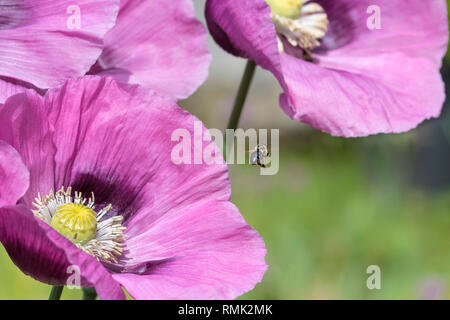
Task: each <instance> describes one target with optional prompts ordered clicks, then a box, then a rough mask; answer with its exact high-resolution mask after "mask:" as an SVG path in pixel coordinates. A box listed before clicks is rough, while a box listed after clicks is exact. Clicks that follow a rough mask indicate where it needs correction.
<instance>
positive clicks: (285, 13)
mask: <svg viewBox="0 0 450 320" xmlns="http://www.w3.org/2000/svg"><path fill="white" fill-rule="evenodd" d="M266 2H267V4H268V5H269V6H270V8H271V9H272V11H273V12H275V13H276V14H278V15H280V16H282V17H285V18H289V19H298V17H299V16H300V12H301V11H302V5H303V0H266Z"/></svg>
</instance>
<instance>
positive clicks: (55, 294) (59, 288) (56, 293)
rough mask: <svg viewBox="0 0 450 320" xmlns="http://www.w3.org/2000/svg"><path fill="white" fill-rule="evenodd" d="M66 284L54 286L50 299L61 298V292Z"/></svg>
mask: <svg viewBox="0 0 450 320" xmlns="http://www.w3.org/2000/svg"><path fill="white" fill-rule="evenodd" d="M63 289H64V286H53V287H52V291H51V292H50V297H48V300H59V299H61V294H62V292H63Z"/></svg>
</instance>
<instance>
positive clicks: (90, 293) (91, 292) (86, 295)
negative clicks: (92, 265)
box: [83, 287, 97, 300]
mask: <svg viewBox="0 0 450 320" xmlns="http://www.w3.org/2000/svg"><path fill="white" fill-rule="evenodd" d="M95 299H97V291H95V288H90V287H83V300H95Z"/></svg>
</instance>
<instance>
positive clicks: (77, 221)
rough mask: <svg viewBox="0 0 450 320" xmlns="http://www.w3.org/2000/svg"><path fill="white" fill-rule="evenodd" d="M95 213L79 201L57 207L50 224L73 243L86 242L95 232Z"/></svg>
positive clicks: (93, 236) (92, 237)
mask: <svg viewBox="0 0 450 320" xmlns="http://www.w3.org/2000/svg"><path fill="white" fill-rule="evenodd" d="M96 215H97V214H96V213H95V212H94V211H93V210H92V209H91V208H89V207H87V206H85V205H82V204H80V203H67V204H63V205H61V206H59V207H58V209H57V210H56V213H55V215H54V216H53V217H52V220H51V223H50V225H51V226H52V227H53V228H54V229H55V230H56V231H58V232H59V233H60V234H62V235H63V236H64V237H66V238H68V239H70V240H71V241H72V242H73V243H79V244H86V243H87V242H88V241H90V240H92V239H94V238H95V234H96V232H97V218H96Z"/></svg>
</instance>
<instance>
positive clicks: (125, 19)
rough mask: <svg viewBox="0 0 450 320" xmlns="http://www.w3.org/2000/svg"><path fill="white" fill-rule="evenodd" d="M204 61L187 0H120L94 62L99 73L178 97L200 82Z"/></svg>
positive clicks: (201, 34)
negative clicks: (111, 27)
mask: <svg viewBox="0 0 450 320" xmlns="http://www.w3.org/2000/svg"><path fill="white" fill-rule="evenodd" d="M210 60H211V57H210V54H209V52H208V48H207V45H206V30H205V28H204V27H203V26H202V24H201V23H200V21H198V20H197V19H196V18H195V12H194V7H193V4H192V1H191V0H176V1H166V0H152V1H133V0H122V1H121V9H120V12H119V16H118V18H117V23H116V25H115V26H114V28H113V29H112V30H111V31H109V32H108V34H107V35H106V38H105V50H104V51H103V53H102V55H101V57H100V60H99V62H100V66H101V67H102V68H103V70H104V71H103V72H101V71H100V74H102V75H103V74H106V75H113V76H118V79H119V80H120V81H124V82H128V83H132V84H140V85H143V86H145V87H148V88H152V89H154V90H156V91H158V92H160V93H163V94H165V95H167V96H169V97H172V98H174V99H181V98H186V97H188V96H189V95H190V94H192V93H193V92H194V91H195V90H196V89H197V88H198V87H199V86H200V85H201V84H202V83H203V82H204V81H205V80H206V77H207V76H208V67H209V64H210ZM111 70H112V71H111ZM114 70H116V71H114ZM118 70H119V71H120V70H121V71H122V72H118ZM123 75H126V76H125V77H124V76H123Z"/></svg>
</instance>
